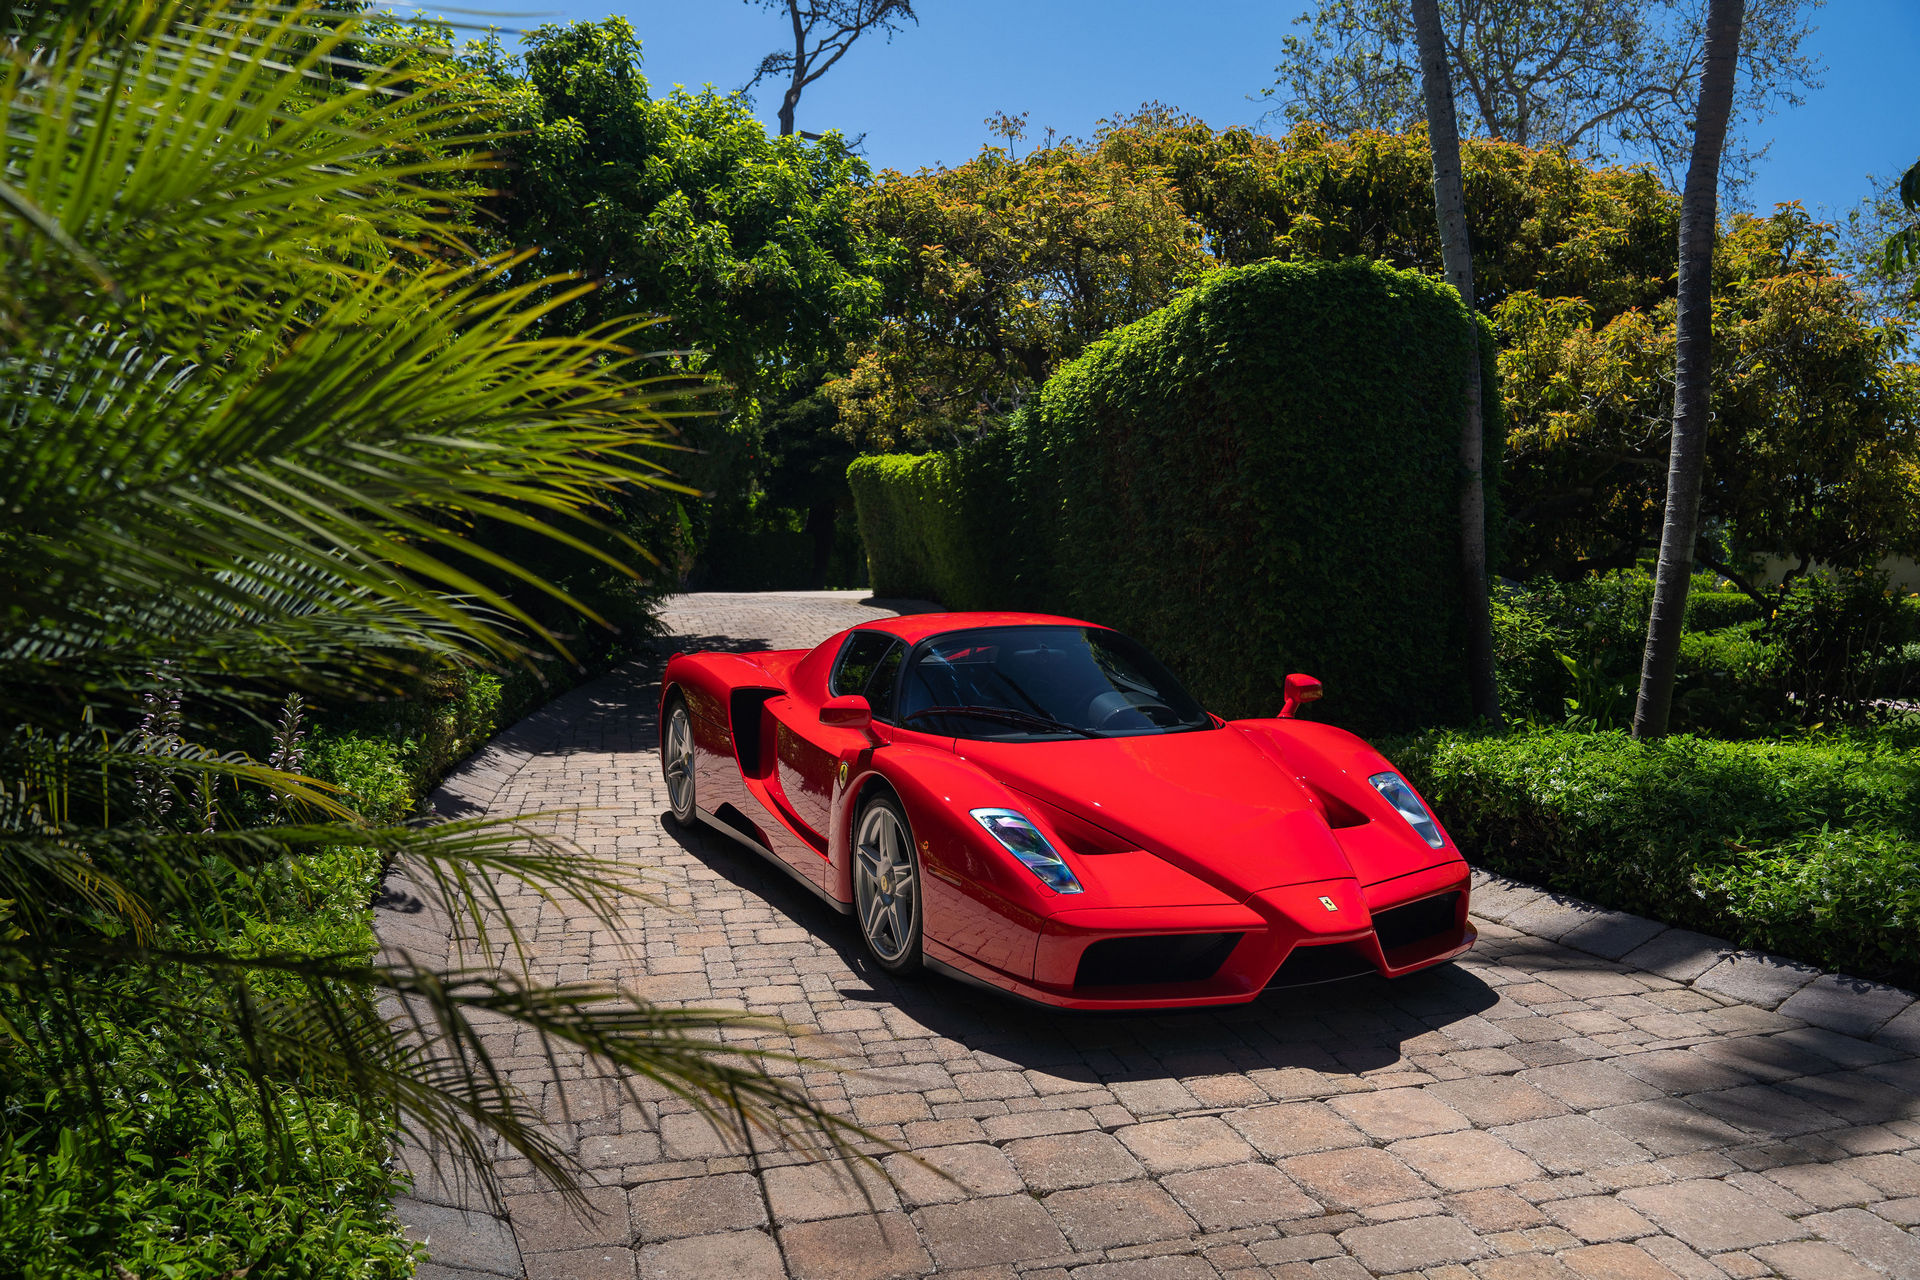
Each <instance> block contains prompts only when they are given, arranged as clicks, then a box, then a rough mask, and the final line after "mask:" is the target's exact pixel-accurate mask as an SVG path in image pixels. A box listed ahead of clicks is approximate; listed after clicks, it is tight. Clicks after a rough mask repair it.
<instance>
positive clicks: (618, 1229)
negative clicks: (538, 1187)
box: [506, 1187, 633, 1251]
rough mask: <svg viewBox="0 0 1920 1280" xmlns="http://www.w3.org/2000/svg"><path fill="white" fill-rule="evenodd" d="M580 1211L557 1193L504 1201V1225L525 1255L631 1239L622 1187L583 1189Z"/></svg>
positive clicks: (552, 1192)
mask: <svg viewBox="0 0 1920 1280" xmlns="http://www.w3.org/2000/svg"><path fill="white" fill-rule="evenodd" d="M581 1194H582V1196H583V1197H584V1198H585V1200H586V1207H585V1209H584V1210H576V1209H575V1208H574V1206H572V1205H570V1204H568V1203H567V1199H566V1197H565V1196H563V1195H561V1194H560V1193H559V1192H558V1191H542V1192H537V1193H535V1194H533V1195H518V1196H508V1197H507V1198H506V1208H507V1221H508V1223H509V1224H511V1226H512V1228H513V1232H514V1235H515V1237H516V1238H517V1239H519V1240H520V1241H522V1242H523V1243H524V1245H525V1247H526V1249H528V1250H529V1251H531V1250H534V1249H541V1248H547V1249H552V1248H558V1247H560V1246H561V1245H562V1244H563V1243H564V1244H567V1245H571V1246H574V1247H579V1246H582V1245H602V1244H625V1243H627V1242H628V1241H630V1240H632V1239H633V1223H632V1222H631V1221H629V1220H628V1217H627V1193H626V1190H625V1188H622V1187H587V1188H585V1189H584V1190H583V1191H582V1193H581Z"/></svg>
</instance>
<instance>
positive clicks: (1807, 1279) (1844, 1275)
mask: <svg viewBox="0 0 1920 1280" xmlns="http://www.w3.org/2000/svg"><path fill="white" fill-rule="evenodd" d="M1753 1256H1754V1257H1756V1258H1758V1259H1760V1261H1762V1262H1764V1263H1766V1264H1767V1265H1768V1266H1769V1267H1772V1268H1773V1269H1774V1271H1776V1272H1778V1273H1779V1274H1780V1276H1781V1277H1782V1280H1885V1276H1884V1275H1883V1274H1882V1273H1881V1272H1878V1271H1875V1270H1874V1269H1873V1268H1871V1267H1867V1266H1863V1265H1861V1264H1860V1263H1858V1262H1856V1261H1854V1260H1853V1259H1852V1258H1851V1257H1849V1256H1847V1254H1846V1253H1845V1252H1844V1251H1842V1250H1840V1249H1837V1248H1835V1247H1834V1246H1833V1245H1830V1244H1825V1243H1822V1242H1819V1241H1812V1240H1806V1241H1796V1242H1794V1243H1792V1244H1770V1245H1765V1246H1762V1247H1761V1248H1758V1249H1755V1250H1754V1251H1753Z"/></svg>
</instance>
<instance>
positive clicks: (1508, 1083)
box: [1426, 1076, 1567, 1125]
mask: <svg viewBox="0 0 1920 1280" xmlns="http://www.w3.org/2000/svg"><path fill="white" fill-rule="evenodd" d="M1426 1091H1427V1092H1428V1093H1430V1094H1432V1095H1433V1096H1434V1097H1436V1098H1439V1099H1440V1100H1441V1101H1442V1102H1444V1103H1446V1104H1447V1105H1448V1106H1450V1107H1452V1108H1453V1109H1454V1110H1455V1111H1458V1112H1459V1113H1460V1114H1461V1115H1463V1116H1465V1117H1466V1118H1467V1119H1468V1120H1470V1121H1472V1122H1473V1123H1474V1124H1477V1125H1494V1124H1517V1123H1519V1122H1520V1121H1522V1120H1544V1119H1546V1118H1547V1117H1548V1116H1557V1115H1563V1114H1565V1113H1566V1110H1567V1108H1566V1105H1565V1104H1564V1103H1562V1102H1561V1101H1560V1100H1559V1099H1558V1098H1555V1097H1554V1096H1553V1095H1552V1094H1549V1093H1544V1092H1542V1091H1541V1090H1539V1089H1536V1088H1534V1087H1533V1086H1532V1085H1530V1084H1528V1083H1526V1082H1525V1081H1524V1080H1516V1079H1514V1078H1513V1077H1511V1076H1473V1077H1469V1078H1467V1079H1464V1080H1445V1081H1442V1082H1440V1083H1439V1084H1430V1085H1428V1086H1427V1088H1426Z"/></svg>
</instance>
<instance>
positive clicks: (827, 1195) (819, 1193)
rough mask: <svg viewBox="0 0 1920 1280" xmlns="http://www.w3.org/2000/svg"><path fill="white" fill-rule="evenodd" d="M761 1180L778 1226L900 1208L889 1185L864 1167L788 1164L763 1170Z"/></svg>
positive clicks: (854, 1165) (838, 1164)
mask: <svg viewBox="0 0 1920 1280" xmlns="http://www.w3.org/2000/svg"><path fill="white" fill-rule="evenodd" d="M761 1181H762V1182H763V1183H764V1184H765V1185H766V1188H767V1203H768V1204H770V1205H771V1206H773V1215H774V1219H775V1220H776V1221H778V1222H782V1223H786V1222H807V1221H811V1220H812V1219H815V1218H840V1217H845V1216H847V1215H848V1214H854V1213H864V1212H866V1211H868V1210H869V1209H897V1208H899V1207H900V1202H899V1200H898V1199H897V1198H896V1196H895V1195H894V1190H893V1187H892V1185H891V1184H890V1183H889V1182H888V1181H887V1180H886V1179H885V1178H884V1177H882V1176H880V1175H879V1174H878V1173H876V1172H875V1171H873V1170H872V1169H871V1168H868V1167H867V1166H864V1165H857V1164H843V1163H839V1162H822V1163H820V1164H801V1165H788V1166H786V1167H784V1168H779V1169H769V1170H767V1171H766V1173H765V1175H763V1177H762V1179H761Z"/></svg>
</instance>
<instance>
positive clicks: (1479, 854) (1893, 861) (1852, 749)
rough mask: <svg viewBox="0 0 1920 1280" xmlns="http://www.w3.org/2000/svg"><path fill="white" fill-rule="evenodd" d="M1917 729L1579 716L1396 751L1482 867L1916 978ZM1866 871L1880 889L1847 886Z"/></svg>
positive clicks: (1866, 969) (1444, 737)
mask: <svg viewBox="0 0 1920 1280" xmlns="http://www.w3.org/2000/svg"><path fill="white" fill-rule="evenodd" d="M1912 736H1913V735H1912V734H1907V735H1906V736H1905V737H1901V736H1899V735H1897V734H1891V733H1881V734H1868V733H1864V732H1862V733H1856V734H1851V735H1846V736H1834V737H1826V738H1805V739H1793V740H1780V739H1771V740H1761V741H1747V742H1725V741H1711V740H1707V739H1702V738H1696V737H1690V736H1676V737H1671V738H1665V739H1661V740H1658V741H1653V742H1637V741H1635V740H1634V739H1632V738H1630V737H1628V736H1627V735H1626V734H1625V733H1622V732H1580V731H1574V730H1569V729H1564V728H1547V729H1534V730H1528V731H1521V732H1515V733H1511V734H1507V735H1504V736H1497V737H1495V736H1485V737H1482V736H1473V735H1468V734H1461V733H1452V732H1441V733H1436V734H1432V735H1428V736H1426V737H1424V738H1422V739H1417V740H1412V741H1408V742H1404V743H1401V744H1399V745H1398V747H1397V748H1395V758H1396V759H1397V760H1399V762H1400V764H1401V767H1402V768H1404V769H1406V770H1407V771H1408V774H1409V776H1410V777H1412V778H1413V779H1414V781H1415V783H1416V785H1418V786H1419V787H1420V788H1421V789H1422V791H1424V792H1425V794H1426V795H1427V797H1428V799H1429V800H1431V801H1432V803H1433V805H1434V807H1435V809H1436V810H1437V811H1438V813H1439V815H1440V817H1441V820H1442V821H1443V822H1445V823H1446V824H1447V828H1448V830H1449V831H1450V832H1451V833H1452V834H1453V836H1454V838H1455V840H1456V841H1458V842H1459V844H1460V845H1461V847H1462V848H1463V849H1464V850H1466V851H1467V854H1468V856H1469V857H1470V858H1472V859H1473V860H1474V861H1475V862H1477V863H1479V864H1480V865H1484V866H1487V867H1489V868H1492V869H1494V870H1498V871H1502V872H1505V873H1507V874H1510V875H1513V876H1515V877H1517V878H1519V879H1522V880H1526V881H1528V882H1530V883H1534V884H1540V885H1543V886H1546V887H1548V888H1552V889H1557V890H1561V891H1564V892H1567V893H1572V894H1576V895H1578V896H1580V897H1584V898H1588V899H1591V900H1593V901H1595V902H1599V903H1601V904H1603V905H1606V906H1610V907H1616V908H1620V909H1623V910H1628V911H1637V912H1640V913H1642V914H1644V915H1649V916H1652V917H1654V918H1656V919H1660V920H1665V921H1667V922H1669V923H1672V924H1678V925H1685V926H1687V927H1690V928H1695V929H1700V930H1702V931H1705V932H1708V933H1714V934H1719V935H1721V936H1724V937H1729V938H1732V939H1734V940H1735V941H1737V942H1740V943H1742V944H1746V945H1752V946H1764V947H1771V948H1773V949H1776V950H1783V951H1785V952H1786V953H1787V954H1789V955H1793V956H1796V957H1797V958H1799V959H1803V960H1806V961H1809V962H1811V963H1814V964H1818V965H1822V966H1824V967H1829V968H1843V969H1846V970H1848V971H1850V972H1853V973H1856V974H1859V975H1860V976H1862V977H1869V978H1877V979H1885V980H1890V981H1895V982H1899V983H1901V984H1902V985H1905V986H1909V987H1912V986H1916V985H1920V930H1916V929H1914V928H1913V927H1912V922H1913V921H1914V919H1915V915H1914V910H1915V907H1916V904H1920V861H1916V858H1915V841H1916V840H1920V757H1916V755H1915V754H1914V751H1913V745H1914V744H1913V742H1912V741H1911V740H1910V739H1911V737H1912ZM1854 872H1859V873H1861V874H1869V873H1870V874H1871V875H1872V876H1874V877H1876V878H1877V879H1876V883H1878V884H1880V885H1881V888H1879V889H1877V890H1874V891H1872V892H1871V893H1870V894H1869V892H1868V891H1867V890H1866V889H1864V888H1862V889H1860V890H1858V891H1855V890H1852V889H1844V890H1843V887H1842V885H1841V883H1840V882H1841V881H1842V880H1843V879H1844V878H1845V877H1846V876H1847V875H1849V874H1852V873H1854ZM1769 886H1773V887H1769ZM1869 897H1871V898H1873V899H1874V903H1873V904H1872V905H1871V908H1870V909H1869V908H1868V907H1867V906H1865V905H1863V904H1866V902H1867V899H1868V898H1869ZM1817 902H1825V903H1826V904H1827V906H1826V907H1825V908H1824V911H1823V912H1822V911H1814V910H1813V906H1814V905H1815V904H1816V903H1817ZM1796 903H1798V904H1800V906H1799V907H1796V906H1795V905H1793V904H1796ZM1801 907H1804V908H1806V910H1805V911H1804V912H1801V911H1800V908H1801ZM1796 912H1800V913H1799V914H1796Z"/></svg>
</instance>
